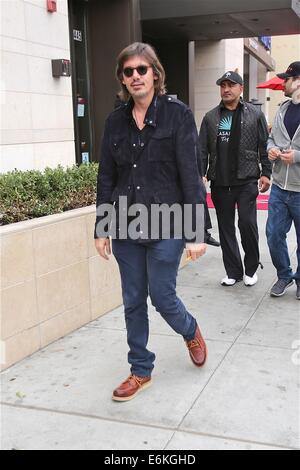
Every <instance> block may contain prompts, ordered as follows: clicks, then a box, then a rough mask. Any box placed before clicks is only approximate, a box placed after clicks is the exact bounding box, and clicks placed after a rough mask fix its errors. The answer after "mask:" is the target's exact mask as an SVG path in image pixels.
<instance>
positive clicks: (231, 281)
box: [221, 276, 239, 286]
mask: <svg viewBox="0 0 300 470" xmlns="http://www.w3.org/2000/svg"><path fill="white" fill-rule="evenodd" d="M237 282H239V281H238V280H236V279H230V278H229V277H228V276H226V277H224V279H222V281H221V285H222V286H234V284H236V283H237Z"/></svg>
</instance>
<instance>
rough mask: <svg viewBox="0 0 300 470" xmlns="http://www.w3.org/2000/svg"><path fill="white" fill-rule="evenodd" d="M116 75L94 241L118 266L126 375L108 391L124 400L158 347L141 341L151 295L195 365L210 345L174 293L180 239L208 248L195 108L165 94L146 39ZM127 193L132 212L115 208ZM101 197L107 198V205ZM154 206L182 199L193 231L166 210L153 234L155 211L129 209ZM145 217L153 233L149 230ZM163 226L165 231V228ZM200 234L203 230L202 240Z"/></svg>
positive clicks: (179, 203)
mask: <svg viewBox="0 0 300 470" xmlns="http://www.w3.org/2000/svg"><path fill="white" fill-rule="evenodd" d="M116 75H117V79H118V81H119V83H120V85H121V92H120V100H121V101H120V106H119V107H117V109H115V111H114V112H113V113H112V114H111V115H110V116H109V117H108V119H107V120H106V125H105V130H104V136H103V141H102V147H101V156H100V165H99V175H98V191H97V219H96V226H95V239H96V240H95V245H96V248H97V250H98V252H99V254H100V256H102V257H103V258H104V259H106V260H108V259H109V255H110V254H111V251H113V254H114V256H115V258H116V260H117V262H118V265H119V269H120V274H121V281H122V291H123V301H124V307H125V321H126V329H127V342H128V346H129V354H128V362H129V364H130V365H131V374H130V375H129V377H128V378H127V379H126V380H125V381H124V382H123V383H121V384H120V386H118V387H117V388H116V389H115V390H114V392H113V396H112V398H113V400H116V401H128V400H131V399H132V398H134V397H135V396H136V394H137V393H139V392H140V391H141V390H143V389H145V388H147V387H148V386H149V385H151V383H152V379H151V373H152V370H153V367H154V360H155V355H154V353H153V352H151V351H149V350H148V349H147V343H148V336H149V324H148V306H147V298H148V294H149V295H150V298H151V301H152V304H153V305H154V306H155V308H156V310H157V311H158V312H159V313H160V314H161V315H162V317H163V318H164V319H165V321H166V322H167V323H168V324H169V325H170V326H171V328H172V329H173V330H174V331H176V332H177V333H178V334H180V335H181V336H183V338H184V340H185V342H186V345H187V347H188V350H189V354H190V357H191V360H192V361H193V363H194V365H196V366H197V367H200V366H203V365H204V363H205V361H206V355H207V350H206V345H205V342H204V339H203V337H202V335H201V332H200V329H199V326H198V325H197V322H196V320H195V318H194V317H193V316H192V315H191V314H190V313H189V312H188V311H187V309H186V308H185V306H184V305H183V303H182V302H181V300H180V299H179V298H178V297H177V295H176V277H177V272H178V267H179V263H180V260H181V257H182V253H183V250H184V246H185V243H186V249H187V256H188V257H190V258H191V259H193V260H196V259H197V258H199V257H200V256H201V255H203V254H204V253H205V250H206V245H205V244H204V243H203V240H204V221H203V219H204V215H203V212H204V211H202V212H201V211H199V210H198V209H199V206H200V208H201V207H202V208H203V203H204V201H205V188H204V185H203V182H202V178H201V177H200V174H199V169H198V162H197V154H198V148H197V145H198V142H197V129H196V125H195V121H194V118H193V115H192V112H191V110H190V109H189V108H188V107H187V106H186V105H184V104H183V103H182V102H181V101H179V100H176V99H173V98H172V97H170V96H168V95H166V87H165V72H164V69H163V66H162V64H161V63H160V61H159V59H158V57H157V55H156V53H155V51H154V50H153V48H152V47H151V46H149V45H147V44H143V43H134V44H132V45H130V46H128V47H127V48H126V49H124V50H123V51H122V52H121V53H120V55H119V57H118V59H117V69H116ZM124 198H126V201H127V204H128V206H129V207H130V209H129V211H127V210H125V209H126V208H125V207H122V208H121V205H122V201H123V199H124ZM113 204H114V207H113V209H114V210H115V209H119V211H118V214H119V215H118V217H117V218H116V221H115V223H114V224H113V225H114V228H115V233H112V232H113V230H112V225H111V220H112V218H113V214H114V210H112V217H110V216H108V215H107V212H109V209H110V208H111V206H112V205H113ZM103 205H105V206H106V207H107V206H108V211H107V212H106V213H104V212H103V211H102V207H103ZM154 205H158V206H159V208H160V207H161V206H164V207H165V206H167V207H169V206H172V207H173V206H176V207H177V209H178V210H179V212H180V210H181V209H182V208H185V206H189V209H190V211H187V212H188V213H189V214H190V216H189V217H187V220H185V217H183V218H182V220H181V222H180V224H179V225H180V226H181V227H182V226H185V225H186V222H190V223H191V225H192V227H193V230H192V231H191V232H189V233H190V234H189V235H186V233H185V232H184V234H181V235H180V236H178V235H176V233H177V229H178V228H180V227H178V224H177V225H176V223H175V222H174V220H173V218H172V217H170V218H169V219H168V220H167V222H166V217H164V216H163V217H162V220H160V222H159V227H158V230H156V232H155V230H154V232H155V233H156V234H155V235H152V232H153V229H154V228H157V227H154V226H153V225H154V223H153V220H152V217H151V216H149V214H148V213H147V214H146V219H145V218H144V219H143V218H142V217H141V218H140V219H139V223H136V221H135V220H134V218H133V214H134V213H139V212H143V208H146V209H147V210H148V211H150V213H151V211H152V208H153V206H154ZM137 206H138V210H137V212H134V210H133V209H134V208H136V207H137ZM120 209H121V210H120ZM123 211H124V212H123ZM125 214H126V215H125ZM151 215H152V214H151ZM149 220H150V221H151V222H150V228H151V230H150V232H151V234H149V231H148V233H146V232H147V230H146V228H147V224H146V222H148V221H149ZM124 221H125V222H126V223H125V225H126V233H125V235H124V227H123V226H122V222H124ZM104 222H105V223H104ZM132 224H133V225H132ZM199 224H200V226H202V230H199ZM123 225H124V224H123ZM166 225H167V227H166ZM163 226H164V227H163ZM132 227H135V229H136V233H133V231H132V230H131V228H132ZM197 227H198V230H197ZM166 229H168V230H166ZM194 229H195V230H194ZM165 231H167V232H168V231H169V235H168V236H165ZM197 233H198V234H199V233H202V239H201V236H199V235H197ZM109 235H111V237H112V250H111V244H110V238H109ZM170 360H171V358H170Z"/></svg>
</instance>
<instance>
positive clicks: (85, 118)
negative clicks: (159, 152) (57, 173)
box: [69, 0, 93, 164]
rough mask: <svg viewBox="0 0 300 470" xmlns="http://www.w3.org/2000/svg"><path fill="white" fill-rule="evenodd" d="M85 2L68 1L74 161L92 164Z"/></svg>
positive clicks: (86, 11)
mask: <svg viewBox="0 0 300 470" xmlns="http://www.w3.org/2000/svg"><path fill="white" fill-rule="evenodd" d="M87 18H88V0H69V22H70V45H71V62H72V86H73V110H74V128H75V147H76V161H77V163H78V164H81V163H88V162H90V161H92V160H93V139H92V125H91V124H92V123H91V109H90V76H89V60H88V41H87V38H88V31H87V24H88V21H87Z"/></svg>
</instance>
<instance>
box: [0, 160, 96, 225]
mask: <svg viewBox="0 0 300 470" xmlns="http://www.w3.org/2000/svg"><path fill="white" fill-rule="evenodd" d="M97 173H98V164H97V163H90V164H83V165H80V166H77V165H74V166H73V167H69V168H63V167H62V166H58V167H57V168H55V169H52V168H46V169H45V170H44V171H43V172H41V171H37V170H32V171H18V170H15V171H12V172H10V173H6V174H0V225H5V224H11V223H14V222H20V221H22V220H28V219H34V218H36V217H42V216H45V215H52V214H57V213H60V212H64V211H67V210H70V209H77V208H79V207H85V206H89V205H91V204H94V203H95V202H96V185H97Z"/></svg>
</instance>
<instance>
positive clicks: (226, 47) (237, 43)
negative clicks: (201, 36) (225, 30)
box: [195, 39, 244, 127]
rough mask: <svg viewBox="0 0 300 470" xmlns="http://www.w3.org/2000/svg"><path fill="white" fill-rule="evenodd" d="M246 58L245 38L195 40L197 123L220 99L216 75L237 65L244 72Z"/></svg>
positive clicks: (240, 71) (198, 123)
mask: <svg viewBox="0 0 300 470" xmlns="http://www.w3.org/2000/svg"><path fill="white" fill-rule="evenodd" d="M243 60H244V40H243V39H224V40H222V41H197V42H196V43H195V117H196V122H197V125H198V127H199V126H200V124H201V121H202V119H203V116H204V114H205V113H206V112H207V111H208V110H209V109H211V108H213V107H215V106H217V104H218V103H219V101H220V90H219V87H218V86H217V85H216V81H217V79H218V78H220V77H221V76H222V75H223V73H225V72H226V71H227V70H235V69H236V68H238V69H239V73H240V74H241V75H243V67H244V63H243Z"/></svg>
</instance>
